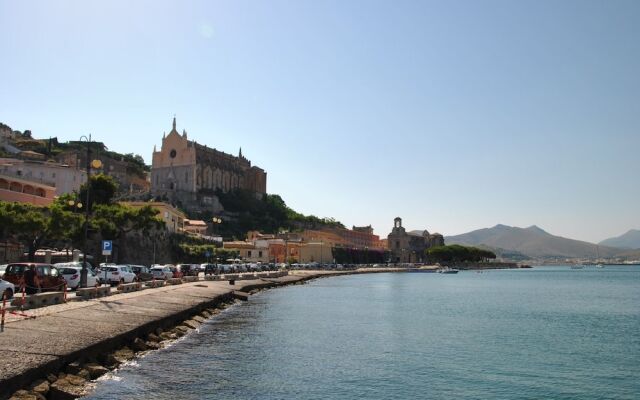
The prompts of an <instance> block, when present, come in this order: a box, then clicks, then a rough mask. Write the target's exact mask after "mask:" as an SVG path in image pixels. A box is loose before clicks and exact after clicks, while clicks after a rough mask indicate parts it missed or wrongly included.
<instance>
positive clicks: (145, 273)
mask: <svg viewBox="0 0 640 400" xmlns="http://www.w3.org/2000/svg"><path fill="white" fill-rule="evenodd" d="M129 266H130V267H131V270H132V271H133V273H134V274H136V276H137V277H138V280H139V281H142V282H146V281H152V280H153V274H152V273H151V270H150V269H149V267H145V266H144V265H129Z"/></svg>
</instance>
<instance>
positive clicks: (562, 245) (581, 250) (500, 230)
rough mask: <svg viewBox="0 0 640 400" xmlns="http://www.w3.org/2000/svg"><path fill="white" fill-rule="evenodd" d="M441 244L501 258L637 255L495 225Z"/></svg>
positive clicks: (538, 231) (534, 228) (536, 230)
mask: <svg viewBox="0 0 640 400" xmlns="http://www.w3.org/2000/svg"><path fill="white" fill-rule="evenodd" d="M623 236H624V235H623ZM607 240H611V239H607ZM445 242H446V243H447V244H461V245H467V246H478V247H485V248H489V249H491V250H495V251H496V253H497V254H498V255H502V256H503V257H505V258H537V259H541V258H600V257H602V258H613V257H619V256H624V257H634V256H636V253H638V254H640V252H629V251H628V250H623V249H621V248H617V247H613V246H608V245H601V244H594V243H589V242H584V241H581V240H574V239H568V238H564V237H561V236H555V235H552V234H550V233H548V232H546V231H545V230H544V229H541V228H539V227H537V226H535V225H532V226H530V227H528V228H518V227H514V226H507V225H501V224H498V225H496V226H494V227H493V228H484V229H478V230H475V231H472V232H468V233H464V234H461V235H455V236H447V237H445ZM605 242H606V241H605ZM625 243H626V242H625Z"/></svg>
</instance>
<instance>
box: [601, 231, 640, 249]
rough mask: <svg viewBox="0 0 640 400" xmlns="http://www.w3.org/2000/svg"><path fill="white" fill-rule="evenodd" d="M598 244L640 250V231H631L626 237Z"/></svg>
mask: <svg viewBox="0 0 640 400" xmlns="http://www.w3.org/2000/svg"><path fill="white" fill-rule="evenodd" d="M598 244H600V245H602V246H611V247H618V248H621V249H640V230H638V229H631V230H629V232H627V233H625V234H624V235H620V236H617V237H613V238H609V239H605V240H603V241H602V242H600V243H598Z"/></svg>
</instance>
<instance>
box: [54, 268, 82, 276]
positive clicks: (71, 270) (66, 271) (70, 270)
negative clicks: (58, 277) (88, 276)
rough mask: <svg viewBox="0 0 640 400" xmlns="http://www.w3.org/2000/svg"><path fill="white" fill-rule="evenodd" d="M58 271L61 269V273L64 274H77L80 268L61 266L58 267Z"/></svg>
mask: <svg viewBox="0 0 640 400" xmlns="http://www.w3.org/2000/svg"><path fill="white" fill-rule="evenodd" d="M58 271H60V274H62V275H73V274H77V273H78V270H77V269H75V268H60V267H58Z"/></svg>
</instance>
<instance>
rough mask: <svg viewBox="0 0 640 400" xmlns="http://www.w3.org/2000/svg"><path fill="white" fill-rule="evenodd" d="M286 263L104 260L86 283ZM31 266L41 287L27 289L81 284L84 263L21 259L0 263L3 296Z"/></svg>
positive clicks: (268, 268)
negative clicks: (151, 262)
mask: <svg viewBox="0 0 640 400" xmlns="http://www.w3.org/2000/svg"><path fill="white" fill-rule="evenodd" d="M283 266H284V264H275V263H269V264H262V263H240V262H237V261H235V262H230V263H227V264H211V263H205V264H177V265H173V264H166V265H161V264H154V265H152V266H151V267H147V266H144V265H133V264H110V263H102V264H100V266H98V267H94V266H93V265H91V263H89V262H87V286H88V287H92V286H99V285H102V284H108V285H117V284H120V283H131V282H138V281H150V280H154V279H161V280H166V279H171V278H182V277H183V276H198V275H199V274H200V273H204V274H205V275H216V274H225V273H238V272H257V271H274V270H277V269H279V268H282V267H283ZM28 269H32V270H33V271H34V272H35V274H36V275H37V277H38V279H37V281H38V287H37V288H28V292H29V291H30V292H38V291H56V290H63V289H64V287H65V286H66V287H67V288H69V289H72V290H75V289H77V288H79V287H80V278H81V273H82V262H80V261H72V262H63V263H56V264H44V263H31V262H18V263H12V264H5V265H0V278H2V279H0V296H1V295H2V293H6V295H7V298H11V297H12V296H13V294H14V293H16V290H18V291H19V290H20V288H21V285H22V282H23V276H24V274H25V271H26V270H28Z"/></svg>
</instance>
